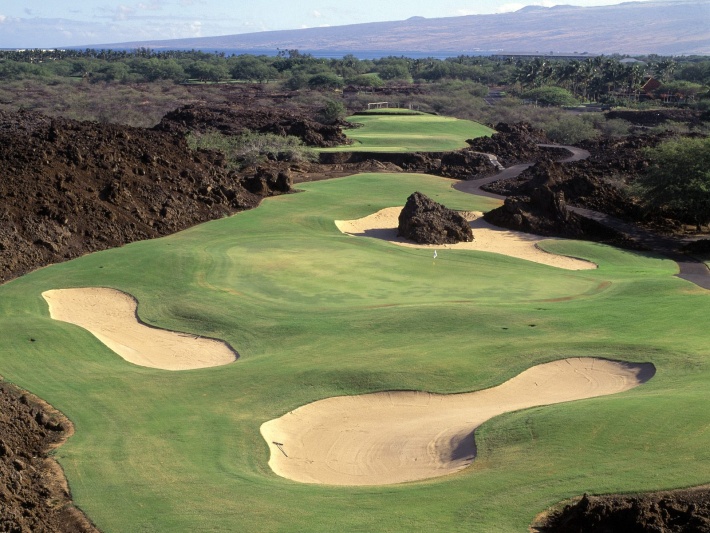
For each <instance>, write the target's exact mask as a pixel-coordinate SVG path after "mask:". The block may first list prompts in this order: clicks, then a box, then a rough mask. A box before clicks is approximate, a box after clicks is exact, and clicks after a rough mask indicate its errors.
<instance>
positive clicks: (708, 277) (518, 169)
mask: <svg viewBox="0 0 710 533" xmlns="http://www.w3.org/2000/svg"><path fill="white" fill-rule="evenodd" d="M540 146H541V147H543V148H564V149H565V150H568V151H569V152H571V155H570V156H569V157H567V158H565V159H560V160H559V161H560V163H568V162H573V161H581V160H583V159H586V158H588V157H589V155H590V154H589V152H588V151H587V150H583V149H581V148H577V147H574V146H563V145H556V144H541V145H540ZM533 164H534V163H521V164H519V165H513V166H512V167H508V168H506V169H505V170H502V171H501V172H499V173H498V174H495V175H493V176H488V177H487V178H482V179H479V180H473V181H460V182H458V183H456V184H455V185H454V189H456V190H457V191H461V192H466V193H469V194H477V195H479V196H485V197H487V198H495V199H497V200H505V198H506V197H505V196H501V195H500V194H495V193H492V192H488V191H484V190H482V189H481V187H483V186H484V185H488V184H489V183H493V182H494V181H500V180H508V179H513V178H516V177H518V176H519V175H520V174H521V173H522V172H523V171H524V170H526V169H527V168H530V167H531V166H532V165H533ZM567 209H569V210H570V211H572V212H574V213H577V214H579V215H581V216H583V217H586V218H590V219H592V220H596V221H597V222H600V223H602V224H604V225H605V226H608V227H610V228H613V229H615V230H617V231H620V232H622V233H625V234H627V235H630V236H631V237H633V238H634V239H635V240H637V241H638V242H640V243H642V244H644V245H645V246H647V247H648V248H649V249H650V250H653V251H655V252H658V253H660V254H663V255H665V256H666V257H668V258H669V259H672V260H673V261H675V262H676V264H677V265H678V269H679V272H678V274H676V276H677V277H679V278H681V279H684V280H686V281H690V282H691V283H694V284H695V285H697V286H698V287H701V288H703V289H707V290H710V270H708V267H707V265H705V263H704V262H702V261H700V260H698V259H694V258H693V257H689V256H687V255H684V254H681V253H679V252H678V251H677V248H678V241H677V240H675V239H671V238H668V237H663V236H661V235H658V234H656V233H653V232H651V231H648V230H645V229H643V228H639V227H638V226H634V225H633V224H629V223H627V222H624V221H623V220H620V219H618V218H616V217H613V216H611V215H607V214H605V213H600V212H599V211H593V210H591V209H584V208H582V207H573V206H570V205H568V206H567Z"/></svg>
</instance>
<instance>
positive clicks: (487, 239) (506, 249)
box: [335, 207, 597, 270]
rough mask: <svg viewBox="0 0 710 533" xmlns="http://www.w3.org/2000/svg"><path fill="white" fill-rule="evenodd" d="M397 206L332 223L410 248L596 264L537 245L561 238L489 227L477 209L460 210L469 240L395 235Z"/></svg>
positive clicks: (572, 265) (561, 264)
mask: <svg viewBox="0 0 710 533" xmlns="http://www.w3.org/2000/svg"><path fill="white" fill-rule="evenodd" d="M401 211H402V208H401V207H387V208H385V209H382V210H381V211H378V212H377V213H375V214H372V215H370V216H367V217H365V218H360V219H357V220H336V221H335V225H336V226H337V227H338V229H339V230H340V231H342V232H343V233H347V234H348V235H356V236H359V237H375V238H377V239H383V240H386V241H390V242H392V243H395V244H398V245H400V246H409V247H412V248H433V249H435V250H443V249H452V250H479V251H482V252H493V253H496V254H502V255H508V256H510V257H517V258H518V259H526V260H528V261H534V262H536V263H542V264H543V265H549V266H553V267H558V268H564V269H567V270H591V269H593V268H597V265H595V264H594V263H591V262H589V261H583V260H582V259H576V258H574V257H566V256H562V255H555V254H551V253H548V252H545V251H543V250H541V249H540V248H538V246H537V244H538V243H539V242H541V241H544V240H562V239H557V238H553V237H539V236H537V235H532V234H530V233H523V232H520V231H511V230H507V229H503V228H498V227H496V226H492V225H491V224H489V223H488V222H486V221H485V220H483V213H481V212H478V211H468V212H462V213H461V214H462V215H464V216H465V217H466V218H467V220H468V221H469V222H470V224H471V228H473V237H474V239H473V242H460V243H457V244H444V245H435V244H416V243H413V242H411V241H407V240H405V239H403V238H402V237H398V236H397V226H398V223H399V221H398V217H399V213H400V212H401Z"/></svg>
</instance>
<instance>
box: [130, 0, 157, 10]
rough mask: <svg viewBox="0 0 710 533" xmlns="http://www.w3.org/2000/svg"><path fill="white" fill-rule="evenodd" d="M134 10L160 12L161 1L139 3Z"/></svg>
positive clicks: (153, 0)
mask: <svg viewBox="0 0 710 533" xmlns="http://www.w3.org/2000/svg"><path fill="white" fill-rule="evenodd" d="M136 8H138V9H140V10H141V11H160V10H161V9H163V3H162V1H161V0H152V1H151V2H149V3H145V2H139V3H138V4H137V5H136Z"/></svg>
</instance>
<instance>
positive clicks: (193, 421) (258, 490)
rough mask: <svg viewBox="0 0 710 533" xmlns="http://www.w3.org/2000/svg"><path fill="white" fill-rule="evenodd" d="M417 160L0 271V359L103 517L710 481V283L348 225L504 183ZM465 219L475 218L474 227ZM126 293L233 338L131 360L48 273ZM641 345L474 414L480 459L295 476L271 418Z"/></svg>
mask: <svg viewBox="0 0 710 533" xmlns="http://www.w3.org/2000/svg"><path fill="white" fill-rule="evenodd" d="M452 183H453V182H452V181H451V180H447V179H443V178H439V177H434V176H427V175H418V174H360V175H356V176H351V177H346V178H341V179H335V180H327V181H321V182H313V183H307V184H302V185H299V188H300V189H302V191H303V192H300V193H298V194H290V195H283V196H279V197H276V198H272V199H268V200H266V201H264V202H263V204H262V205H261V206H260V207H258V208H256V209H254V210H251V211H245V212H242V213H239V214H237V215H235V216H232V217H229V218H224V219H220V220H216V221H213V222H209V223H206V224H203V225H200V226H196V227H193V228H191V229H189V230H187V231H183V232H181V233H178V234H175V235H172V236H170V237H166V238H161V239H156V240H151V241H143V242H136V243H133V244H129V245H127V246H124V247H121V248H117V249H112V250H108V251H104V252H99V253H94V254H91V255H87V256H85V257H82V258H79V259H76V260H73V261H68V262H66V263H62V264H57V265H54V266H51V267H47V268H43V269H40V270H37V271H35V272H33V273H31V274H29V275H26V276H23V277H21V278H18V279H15V280H13V281H11V282H9V283H7V284H5V285H2V286H0V374H2V376H3V377H4V378H5V379H6V380H8V381H11V382H13V383H15V384H17V385H19V386H20V387H23V388H25V389H27V390H29V391H31V392H32V393H34V394H36V395H38V396H39V397H41V398H43V399H44V400H46V401H47V402H49V403H50V404H52V405H53V406H54V407H56V408H57V409H59V410H61V411H62V412H63V413H65V414H66V415H67V416H68V417H69V418H70V419H71V420H72V421H73V423H74V425H75V434H74V435H73V436H72V437H71V438H70V439H69V440H68V441H67V442H66V443H65V444H64V445H63V446H61V447H60V448H58V449H57V450H56V452H55V458H56V459H57V460H58V461H59V463H60V464H61V466H62V468H63V469H64V471H65V473H66V475H67V478H68V481H69V484H70V487H71V491H72V495H73V497H74V501H75V502H76V504H77V505H78V506H79V507H80V508H81V509H82V510H83V511H85V512H86V513H87V515H88V516H89V517H90V518H91V520H92V521H94V523H95V524H96V525H97V526H98V527H99V528H100V529H101V530H102V531H104V532H106V533H110V532H140V531H143V532H148V531H150V532H195V531H210V532H220V531H223V532H231V531H250V532H251V531H253V532H285V531H288V532H309V533H313V532H324V533H325V532H332V531H363V532H365V531H388V532H412V531H422V532H423V531H427V532H429V531H441V532H449V531H476V532H506V533H508V532H513V531H521V532H523V531H527V527H528V525H529V523H530V522H531V521H532V519H533V517H534V516H535V515H536V514H537V513H539V512H540V511H542V510H543V509H545V508H547V507H548V506H550V505H553V504H554V503H556V502H558V501H560V500H562V499H564V498H569V497H572V496H574V495H578V494H582V493H584V492H588V493H594V494H601V493H611V492H630V491H647V490H655V489H671V488H677V487H688V486H693V485H700V484H703V483H707V482H708V481H710V420H709V418H708V409H707V406H708V405H709V404H710V387H708V385H707V384H708V381H709V380H710V348H708V347H709V346H710V332H709V331H708V329H707V327H706V325H705V320H702V318H703V317H705V316H707V313H708V310H709V309H710V293H708V291H705V290H703V289H700V288H698V287H696V286H695V285H693V284H691V283H689V282H686V281H683V280H681V279H678V278H676V277H674V274H675V273H676V265H675V263H674V262H672V261H670V260H666V259H663V258H659V257H654V256H651V255H645V254H642V253H635V252H630V251H624V250H619V249H615V248H612V247H609V246H604V245H600V244H596V243H590V242H580V241H565V240H554V241H542V242H540V243H539V246H540V247H541V248H544V249H545V250H546V251H547V252H550V253H555V254H560V255H566V256H570V257H575V258H580V259H584V260H586V261H589V262H591V263H594V264H595V265H597V266H598V268H595V269H589V270H565V269H561V268H556V267H554V266H549V265H543V264H539V263H536V262H533V261H528V260H524V259H520V258H514V257H509V256H506V255H502V254H500V253H491V252H486V251H480V250H445V249H440V250H438V257H437V258H433V257H432V252H431V250H429V249H415V248H406V247H402V246H398V245H396V244H393V243H390V242H387V241H384V240H382V239H376V238H368V237H353V236H350V235H346V234H343V233H342V232H341V231H340V230H339V229H338V228H337V227H336V225H335V221H336V220H357V219H360V218H363V217H366V216H368V215H371V214H372V213H376V212H378V211H380V210H382V209H385V208H387V207H391V206H398V205H403V203H404V202H405V200H406V198H407V197H408V196H409V195H410V194H411V193H412V192H414V191H421V192H422V193H424V194H426V195H428V196H430V197H431V198H433V199H434V200H436V201H438V202H440V203H442V204H444V205H446V206H447V207H450V208H453V209H459V210H466V211H484V212H485V211H487V210H489V209H491V208H492V207H494V206H496V205H497V203H496V202H495V201H493V200H488V199H485V198H481V197H476V196H473V195H467V194H463V193H460V192H457V191H455V190H454V189H452V188H451V184H452ZM474 236H475V233H474ZM85 287H103V288H112V289H116V290H119V291H121V292H123V293H126V294H130V295H131V296H132V297H134V298H135V299H136V300H137V302H138V309H137V314H138V318H139V319H140V321H141V322H142V323H144V324H147V325H149V326H152V327H155V328H161V329H164V330H169V331H177V332H183V333H185V334H189V335H192V336H195V337H198V336H200V337H206V338H212V339H221V340H223V341H224V342H226V343H227V344H228V345H229V346H231V347H233V349H234V350H236V351H237V352H238V353H239V359H238V360H236V361H234V362H232V363H230V364H226V365H221V366H211V367H207V368H199V369H186V370H178V371H170V370H163V369H156V368H147V367H144V366H139V365H136V364H132V363H131V362H128V361H126V360H124V359H123V358H122V357H120V356H119V355H118V354H117V353H115V352H114V351H112V350H111V349H110V348H108V347H107V346H106V345H104V344H103V343H102V342H101V341H100V340H99V339H97V338H96V337H95V336H94V335H92V334H91V333H90V332H89V331H87V330H85V329H83V328H81V327H79V326H76V325H74V324H69V323H66V322H60V321H57V320H53V319H52V318H51V317H50V313H49V308H48V305H47V302H46V301H45V300H44V299H43V297H42V293H44V292H46V291H51V290H57V289H71V288H85ZM576 358H582V359H585V358H599V359H603V360H612V361H620V362H628V363H630V364H651V365H653V367H654V368H655V375H654V376H653V378H652V379H650V380H648V381H647V382H646V383H644V384H643V385H641V386H638V387H636V388H633V389H630V390H626V391H621V392H618V393H617V394H613V395H609V396H603V397H597V398H589V399H583V400H578V401H571V402H565V403H558V404H555V405H548V406H538V407H531V408H528V409H522V408H521V409H520V410H514V411H512V412H508V413H506V414H501V415H500V416H496V417H494V418H492V419H490V420H488V421H487V422H485V423H483V424H482V425H481V426H480V427H479V428H478V429H477V430H476V435H475V439H476V440H475V442H476V446H477V449H476V457H475V460H473V461H472V462H471V463H470V465H469V466H467V467H466V468H463V469H460V470H458V471H457V472H455V473H453V474H450V475H445V476H441V477H437V478H433V479H428V480H422V481H414V482H407V483H399V484H393V485H383V486H376V485H369V486H335V485H327V484H306V483H299V482H296V481H292V480H289V479H285V478H283V477H280V476H279V475H277V474H275V473H274V472H273V471H272V469H271V468H270V467H269V464H268V462H269V457H270V450H269V445H268V444H267V442H265V440H264V439H263V438H262V435H261V434H260V427H261V426H262V424H264V423H265V422H268V421H269V420H274V419H277V418H279V417H282V416H284V415H286V414H287V413H289V412H291V411H294V410H296V409H298V408H299V407H302V406H305V405H307V404H311V403H313V402H317V401H320V400H324V399H327V398H332V397H342V396H351V395H362V394H370V393H383V392H386V391H417V392H418V393H421V394H436V395H451V394H458V393H468V392H473V391H478V390H483V389H490V388H492V387H496V386H498V385H500V384H502V383H505V382H506V381H508V380H510V379H512V378H514V377H515V376H517V375H519V374H521V373H523V372H525V371H526V370H528V369H530V368H533V367H536V366H537V365H542V364H545V363H550V362H553V361H559V360H564V359H576Z"/></svg>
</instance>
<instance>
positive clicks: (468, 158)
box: [434, 149, 498, 180]
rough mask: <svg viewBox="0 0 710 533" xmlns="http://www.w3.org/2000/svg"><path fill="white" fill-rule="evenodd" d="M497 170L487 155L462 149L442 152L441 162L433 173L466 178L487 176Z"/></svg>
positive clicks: (461, 178)
mask: <svg viewBox="0 0 710 533" xmlns="http://www.w3.org/2000/svg"><path fill="white" fill-rule="evenodd" d="M497 171H498V169H497V168H496V167H495V166H494V165H493V163H492V162H491V160H490V158H489V157H488V156H487V155H485V154H482V153H479V152H475V151H473V150H471V149H463V150H457V151H455V152H446V153H445V154H443V155H442V156H441V164H440V165H439V168H438V169H436V170H435V171H434V173H435V174H437V175H439V176H446V177H447V178H456V179H460V180H468V179H474V178H481V177H483V176H489V175H491V174H493V173H495V172H497Z"/></svg>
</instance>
